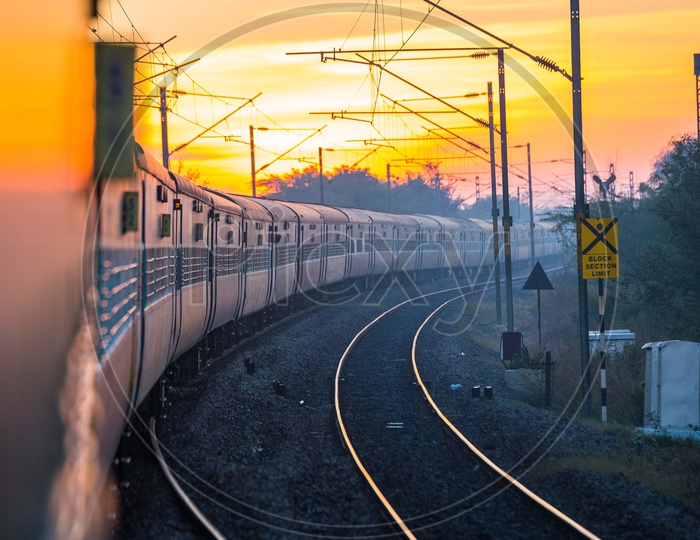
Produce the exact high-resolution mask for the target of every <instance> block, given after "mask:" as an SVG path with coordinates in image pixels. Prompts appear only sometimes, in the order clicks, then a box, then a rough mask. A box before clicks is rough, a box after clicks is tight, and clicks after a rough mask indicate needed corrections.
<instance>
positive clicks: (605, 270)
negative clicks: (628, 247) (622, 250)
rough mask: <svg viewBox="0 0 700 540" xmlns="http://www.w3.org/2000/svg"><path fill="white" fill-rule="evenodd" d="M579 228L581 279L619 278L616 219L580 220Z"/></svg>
mask: <svg viewBox="0 0 700 540" xmlns="http://www.w3.org/2000/svg"><path fill="white" fill-rule="evenodd" d="M579 227H580V235H579V238H580V239H581V245H580V246H579V248H580V262H581V270H582V272H583V279H600V278H602V279H609V278H618V277H620V270H619V264H618V262H619V261H618V236H617V218H599V219H596V218H582V219H581V220H580V221H579Z"/></svg>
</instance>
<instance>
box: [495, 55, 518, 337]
mask: <svg viewBox="0 0 700 540" xmlns="http://www.w3.org/2000/svg"><path fill="white" fill-rule="evenodd" d="M498 105H499V107H500V115H499V116H500V118H499V124H500V132H501V181H502V182H503V247H504V251H505V263H506V316H507V324H506V330H507V331H508V332H513V331H514V329H515V324H514V322H513V269H512V267H511V253H510V227H511V225H513V218H512V217H511V216H510V201H509V197H510V195H509V194H508V130H507V128H506V65H505V55H504V52H503V49H498Z"/></svg>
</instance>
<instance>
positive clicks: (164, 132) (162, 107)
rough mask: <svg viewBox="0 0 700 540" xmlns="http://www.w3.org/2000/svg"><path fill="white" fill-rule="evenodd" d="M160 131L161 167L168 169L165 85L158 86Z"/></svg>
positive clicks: (168, 152)
mask: <svg viewBox="0 0 700 540" xmlns="http://www.w3.org/2000/svg"><path fill="white" fill-rule="evenodd" d="M160 133H161V139H162V144H163V167H165V168H166V169H170V151H169V150H168V105H167V103H166V101H165V86H161V88H160Z"/></svg>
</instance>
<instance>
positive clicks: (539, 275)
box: [523, 261, 554, 291]
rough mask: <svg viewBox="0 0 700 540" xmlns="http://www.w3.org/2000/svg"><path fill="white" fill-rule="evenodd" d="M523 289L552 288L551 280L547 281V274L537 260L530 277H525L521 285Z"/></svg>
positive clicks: (538, 289)
mask: <svg viewBox="0 0 700 540" xmlns="http://www.w3.org/2000/svg"><path fill="white" fill-rule="evenodd" d="M523 290H524V291H551V290H554V286H553V285H552V282H551V281H549V278H548V277H547V274H546V273H545V271H544V268H542V265H541V264H540V263H539V261H537V263H536V264H535V267H534V268H533V269H532V272H531V273H530V277H529V278H527V281H526V282H525V285H523Z"/></svg>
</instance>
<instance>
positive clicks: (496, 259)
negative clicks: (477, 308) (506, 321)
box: [487, 83, 503, 326]
mask: <svg viewBox="0 0 700 540" xmlns="http://www.w3.org/2000/svg"><path fill="white" fill-rule="evenodd" d="M487 89H488V97H489V154H490V156H491V217H492V219H493V268H494V278H495V281H496V284H495V289H496V324H497V325H498V326H500V325H501V323H502V322H503V319H502V317H501V258H500V251H501V249H500V246H499V244H498V193H497V192H496V148H495V141H494V139H495V137H494V128H493V85H492V84H491V83H488V85H487Z"/></svg>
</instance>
